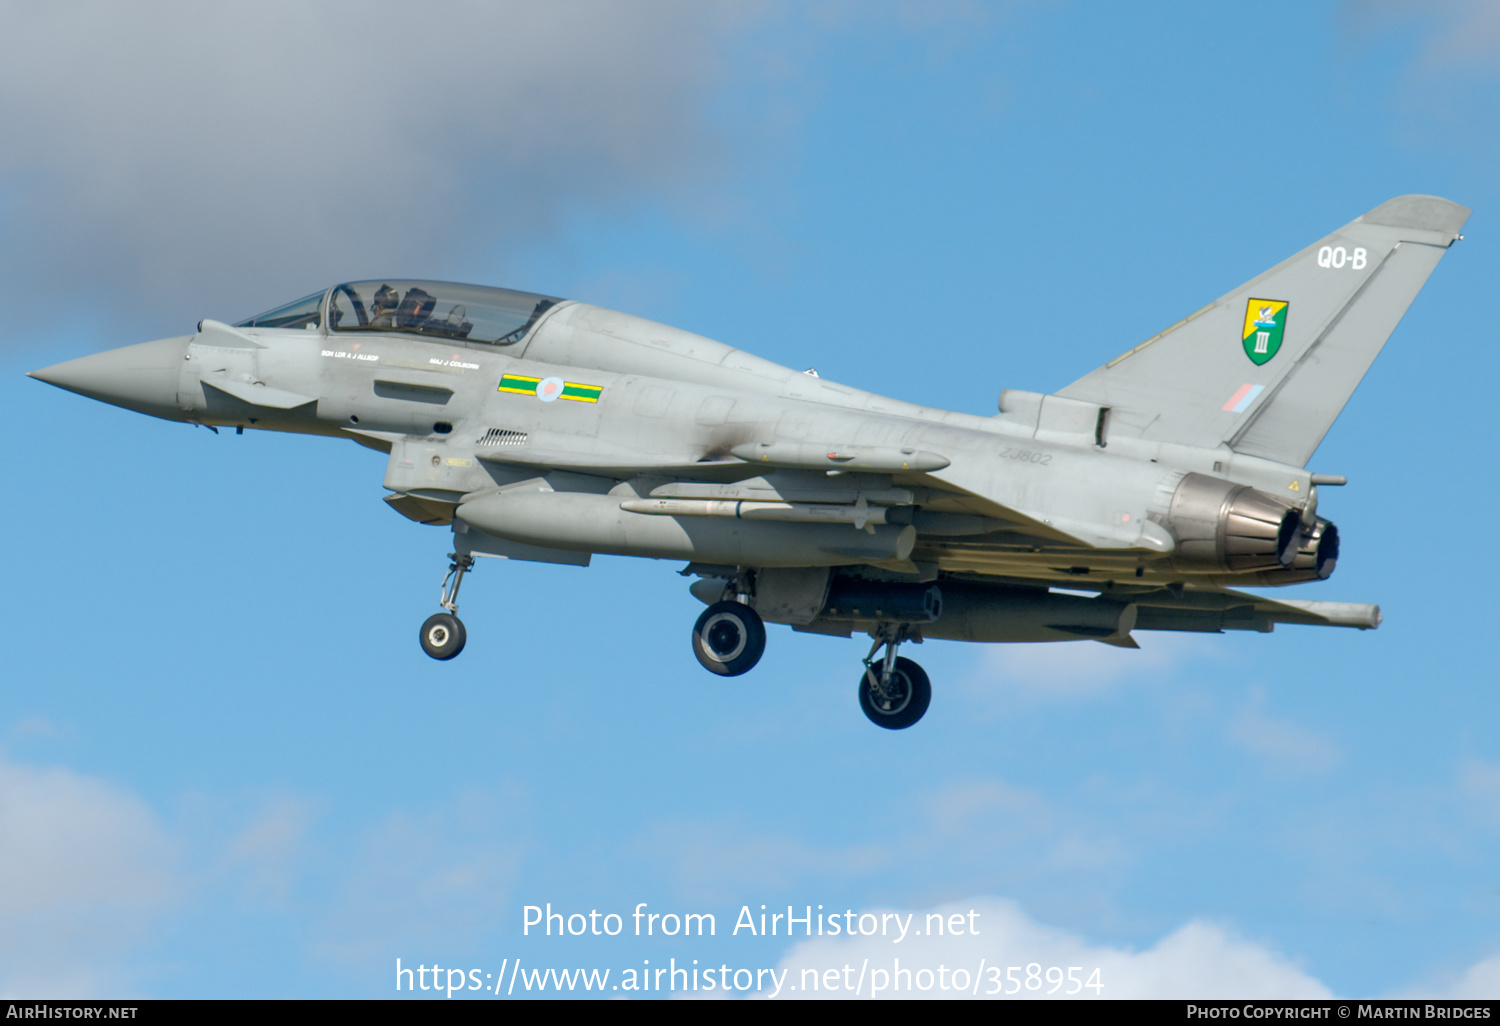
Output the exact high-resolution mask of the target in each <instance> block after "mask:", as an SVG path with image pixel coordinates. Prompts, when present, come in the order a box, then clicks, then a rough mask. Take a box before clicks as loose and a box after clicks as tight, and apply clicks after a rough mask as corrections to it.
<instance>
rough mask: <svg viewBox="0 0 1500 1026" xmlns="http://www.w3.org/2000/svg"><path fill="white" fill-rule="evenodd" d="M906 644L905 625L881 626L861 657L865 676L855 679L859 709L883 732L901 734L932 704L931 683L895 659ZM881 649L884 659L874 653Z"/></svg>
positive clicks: (916, 668)
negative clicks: (873, 641)
mask: <svg viewBox="0 0 1500 1026" xmlns="http://www.w3.org/2000/svg"><path fill="white" fill-rule="evenodd" d="M905 640H907V626H906V624H900V625H894V626H893V625H889V624H881V625H880V627H879V628H877V629H876V631H875V644H873V645H871V646H870V654H869V655H867V656H865V672H864V673H863V674H862V675H861V676H860V679H859V707H860V708H861V709H863V710H864V713H865V715H866V716H867V717H869V719H870V722H871V723H873V724H875V725H876V726H877V727H884V728H886V729H887V730H904V729H905V728H907V727H910V726H911V725H912V724H913V723H916V722H917V721H918V720H920V719H921V718H922V715H923V714H924V713H925V712H927V706H928V705H929V704H930V703H931V702H932V682H931V681H929V680H928V679H927V673H926V671H925V670H923V669H922V667H920V666H918V665H917V664H916V663H915V662H913V661H912V660H910V659H905V658H898V657H897V655H896V649H897V648H898V647H899V646H900V645H901V643H902V642H903V641H905ZM882 645H884V646H885V655H884V656H883V657H882V658H880V659H876V658H875V653H876V652H878V651H880V648H881V646H882Z"/></svg>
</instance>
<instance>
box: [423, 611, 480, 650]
mask: <svg viewBox="0 0 1500 1026" xmlns="http://www.w3.org/2000/svg"><path fill="white" fill-rule="evenodd" d="M468 640H469V639H468V634H467V632H466V631H465V630H464V622H463V621H462V620H460V619H459V618H458V617H456V616H454V615H453V614H452V613H433V614H432V615H431V616H429V617H428V618H427V621H426V622H425V623H424V624H422V651H423V652H426V653H427V654H428V655H430V656H432V658H434V659H452V658H453V657H454V656H456V655H458V654H459V653H460V652H462V651H463V650H464V642H465V641H468Z"/></svg>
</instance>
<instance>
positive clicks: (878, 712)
mask: <svg viewBox="0 0 1500 1026" xmlns="http://www.w3.org/2000/svg"><path fill="white" fill-rule="evenodd" d="M753 586H754V578H753V577H751V576H750V575H746V574H741V575H740V576H739V577H736V578H735V579H734V580H732V581H727V582H726V583H725V586H724V590H723V592H722V593H721V595H720V598H719V601H717V602H715V603H713V604H712V605H710V606H709V607H708V608H707V609H705V610H704V611H703V615H702V616H700V617H698V622H697V623H695V624H694V625H693V655H695V656H696V657H697V658H698V662H699V663H700V664H702V666H703V668H704V669H705V670H708V671H709V672H710V673H716V674H718V675H719V676H721V677H738V676H739V675H740V674H742V673H749V672H750V671H751V670H752V669H754V668H755V664H756V663H758V662H760V657H761V656H762V655H764V654H765V651H766V625H765V622H764V621H762V620H761V617H760V614H759V613H757V612H756V611H755V607H754V606H753V605H751V601H752V596H753V591H752V590H751V589H752V588H753ZM694 591H695V593H698V594H699V595H700V597H701V598H703V599H704V600H707V599H709V598H711V597H712V596H713V590H706V591H704V590H702V589H699V588H697V587H696V586H695V589H694ZM871 636H872V637H873V638H874V639H875V644H874V645H873V646H871V648H870V654H869V655H867V656H865V659H864V663H865V670H864V673H862V674H860V678H859V707H860V708H861V709H863V710H864V713H865V715H866V716H868V717H869V718H870V722H871V723H874V724H875V725H876V726H879V727H884V728H885V729H886V730H903V729H905V728H906V727H910V726H911V725H912V724H913V723H916V722H917V721H918V720H920V719H921V718H922V715H923V714H924V713H926V712H927V706H928V705H929V704H931V702H932V683H931V682H930V681H929V680H928V679H927V674H926V672H925V671H923V669H922V668H921V667H920V666H918V665H917V664H916V663H915V662H913V661H912V660H910V659H902V658H899V657H897V655H896V650H897V649H898V648H900V647H901V644H902V642H905V641H917V642H920V641H921V640H922V638H921V636H920V635H917V636H916V637H913V636H912V634H911V625H910V624H905V623H881V624H878V625H877V626H876V628H875V630H874V631H873V632H872V634H871ZM882 647H883V648H884V649H885V654H884V655H880V656H877V655H876V653H878V652H879V651H880V650H881V648H882Z"/></svg>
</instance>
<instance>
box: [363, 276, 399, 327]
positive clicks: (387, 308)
mask: <svg viewBox="0 0 1500 1026" xmlns="http://www.w3.org/2000/svg"><path fill="white" fill-rule="evenodd" d="M400 305H401V293H399V292H397V291H396V290H395V289H393V288H391V287H390V286H389V285H382V286H380V288H379V289H378V290H377V291H376V292H375V298H374V299H372V300H371V301H370V327H372V328H394V327H395V326H396V308H397V307H399V306H400Z"/></svg>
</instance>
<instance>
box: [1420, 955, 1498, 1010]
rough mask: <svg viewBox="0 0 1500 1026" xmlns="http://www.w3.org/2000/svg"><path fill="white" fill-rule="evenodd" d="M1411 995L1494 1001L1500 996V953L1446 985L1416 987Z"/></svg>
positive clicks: (1475, 965)
mask: <svg viewBox="0 0 1500 1026" xmlns="http://www.w3.org/2000/svg"><path fill="white" fill-rule="evenodd" d="M1411 996H1412V997H1430V998H1443V999H1447V1000H1451V1001H1464V1000H1482V1001H1494V1000H1495V999H1497V998H1500V955H1491V956H1490V957H1489V958H1486V959H1482V960H1481V961H1479V962H1477V963H1475V964H1474V965H1472V966H1470V967H1469V968H1468V969H1466V970H1464V971H1463V972H1462V973H1460V974H1459V975H1458V977H1457V978H1456V979H1454V980H1453V981H1452V982H1451V983H1449V984H1447V985H1446V986H1441V985H1440V986H1436V987H1424V988H1415V989H1413V991H1412V992H1411Z"/></svg>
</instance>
